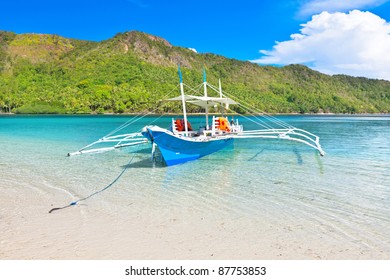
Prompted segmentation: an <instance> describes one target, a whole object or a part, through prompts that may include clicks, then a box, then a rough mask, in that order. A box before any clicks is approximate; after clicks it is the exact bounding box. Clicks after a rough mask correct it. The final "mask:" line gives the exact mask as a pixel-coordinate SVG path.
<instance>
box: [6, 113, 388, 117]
mask: <svg viewBox="0 0 390 280" xmlns="http://www.w3.org/2000/svg"><path fill="white" fill-rule="evenodd" d="M264 114H265V115H270V116H330V117H332V116H335V117H337V116H343V117H366V116H367V117H383V116H390V112H389V113H358V114H350V113H344V114H343V113H305V114H301V113H264ZM264 114H258V115H256V116H261V115H264ZM143 115H145V116H146V115H147V116H162V115H164V116H180V115H182V113H164V114H148V113H120V114H117V113H103V114H97V113H88V114H77V113H75V114H45V113H42V114H41V113H29V114H18V113H3V112H0V116H124V117H126V116H143ZM187 115H188V116H204V113H187ZM210 115H215V116H219V115H222V114H221V113H210ZM223 115H226V116H241V115H243V116H252V115H251V114H234V113H226V114H223Z"/></svg>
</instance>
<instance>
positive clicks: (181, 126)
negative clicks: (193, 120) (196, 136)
mask: <svg viewBox="0 0 390 280" xmlns="http://www.w3.org/2000/svg"><path fill="white" fill-rule="evenodd" d="M175 124H176V129H177V131H185V130H186V127H185V125H184V120H183V119H177V120H175ZM187 128H188V131H192V127H191V124H190V122H189V121H187Z"/></svg>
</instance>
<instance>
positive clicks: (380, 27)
mask: <svg viewBox="0 0 390 280" xmlns="http://www.w3.org/2000/svg"><path fill="white" fill-rule="evenodd" d="M302 27H303V28H302V29H301V30H300V31H301V32H300V33H299V34H292V35H291V40H289V41H284V42H277V43H276V45H275V46H274V47H273V49H272V50H271V51H266V50H261V51H260V53H262V54H263V56H262V57H261V58H259V59H256V60H253V61H252V62H255V63H259V64H278V65H286V64H293V63H299V64H306V65H308V66H310V67H311V68H313V69H315V70H317V71H320V72H323V73H327V74H347V75H352V76H363V77H369V78H379V79H387V80H390V66H389V65H390V23H388V22H386V21H385V20H384V19H382V18H380V17H378V16H377V15H374V14H372V13H370V12H362V11H359V10H354V11H351V12H349V13H347V14H346V13H332V14H331V13H328V12H322V13H321V14H319V15H315V16H313V17H312V20H311V21H309V22H307V23H306V24H302Z"/></svg>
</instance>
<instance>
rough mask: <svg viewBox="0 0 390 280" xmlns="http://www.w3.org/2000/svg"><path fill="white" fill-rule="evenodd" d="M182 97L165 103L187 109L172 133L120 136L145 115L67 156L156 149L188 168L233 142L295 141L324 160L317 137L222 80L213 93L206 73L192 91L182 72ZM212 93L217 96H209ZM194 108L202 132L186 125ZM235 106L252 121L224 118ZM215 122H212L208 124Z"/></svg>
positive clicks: (151, 130) (153, 130) (156, 129)
mask: <svg viewBox="0 0 390 280" xmlns="http://www.w3.org/2000/svg"><path fill="white" fill-rule="evenodd" d="M178 74H179V79H180V84H179V88H180V95H179V96H177V97H173V98H168V99H166V101H171V102H181V103H182V108H183V117H182V118H180V119H174V118H173V119H172V123H171V126H170V127H169V128H162V127H160V126H157V125H147V126H145V127H143V128H142V130H141V131H138V132H135V133H128V134H117V133H118V132H119V131H122V130H123V129H125V128H127V127H128V126H129V125H131V124H133V123H134V122H136V121H138V120H139V119H142V118H143V117H144V116H145V115H142V116H137V117H135V118H133V119H131V120H129V121H128V122H126V123H125V124H123V125H122V126H120V127H118V128H117V129H115V130H114V131H113V132H111V133H110V134H108V135H106V136H104V137H103V138H101V139H99V140H97V141H95V142H93V143H91V144H89V145H87V146H85V147H83V148H81V149H80V150H78V151H76V152H73V153H69V154H68V155H69V156H73V155H80V154H84V153H93V152H103V151H109V150H113V149H118V148H123V147H128V146H134V145H141V144H146V143H151V144H152V149H151V150H152V151H151V152H152V158H153V159H156V155H157V154H159V155H161V158H162V161H163V162H164V163H165V164H166V165H167V166H172V165H176V164H181V163H185V162H188V161H192V160H196V159H199V158H201V157H204V156H207V155H209V154H211V153H214V152H217V151H220V150H222V149H223V148H225V147H227V146H228V145H231V144H233V142H234V140H235V139H248V138H252V139H255V138H258V139H260V138H263V139H264V138H271V139H272V138H273V139H283V140H289V141H297V142H301V143H303V144H306V145H308V146H310V147H312V148H314V149H316V150H317V151H318V152H319V153H320V155H321V156H323V155H325V152H324V150H323V149H322V148H321V145H320V141H319V137H318V136H317V135H315V134H313V133H310V132H308V131H305V130H303V129H299V128H296V127H293V126H291V125H289V124H287V123H285V122H283V121H281V120H279V119H277V118H276V117H274V116H272V115H269V114H266V113H265V112H258V111H256V110H255V109H254V108H252V107H251V106H250V105H248V104H246V103H245V102H238V101H236V100H234V99H233V98H232V95H230V94H228V93H226V92H224V91H223V90H222V87H221V81H220V80H219V86H218V87H215V86H213V85H211V84H209V83H208V82H207V79H206V72H205V70H203V83H202V84H200V85H198V86H197V87H195V88H192V87H189V86H188V85H186V84H184V83H183V76H182V73H181V70H180V67H179V70H178ZM185 88H186V89H189V92H191V94H186V93H185V90H184V89H185ZM209 90H211V91H213V92H214V94H210V93H209ZM187 103H188V104H193V105H196V106H199V107H201V108H203V109H204V115H205V122H204V125H202V126H201V127H199V128H196V129H194V128H193V127H192V126H191V123H190V122H189V121H188V117H187V110H186V104H187ZM231 105H235V106H236V107H237V106H240V107H242V108H244V109H245V110H246V112H252V113H251V116H248V115H241V114H237V113H236V112H235V113H236V114H235V115H232V116H231V119H230V120H229V117H226V116H225V113H226V112H228V111H229V110H231ZM210 108H214V109H215V108H220V109H221V112H220V113H219V114H215V115H213V116H211V117H210V116H209V111H210ZM238 116H241V117H242V118H245V119H248V120H250V121H252V122H254V123H256V124H257V125H259V126H260V127H262V129H258V130H244V127H243V125H242V124H240V123H239V120H238ZM210 118H211V121H210ZM107 143H108V144H111V145H110V146H109V147H102V148H94V146H97V145H99V144H107Z"/></svg>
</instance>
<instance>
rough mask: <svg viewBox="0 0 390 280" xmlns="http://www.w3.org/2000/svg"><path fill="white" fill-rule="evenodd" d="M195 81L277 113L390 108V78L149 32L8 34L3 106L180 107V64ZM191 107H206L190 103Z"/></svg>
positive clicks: (1, 66)
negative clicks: (221, 49)
mask: <svg viewBox="0 0 390 280" xmlns="http://www.w3.org/2000/svg"><path fill="white" fill-rule="evenodd" d="M178 64H180V65H182V70H183V76H184V79H185V82H186V83H187V84H199V83H201V82H202V67H205V68H206V69H207V73H208V79H209V81H210V82H211V83H213V84H217V83H218V79H219V78H221V79H222V81H223V87H224V90H225V91H227V92H229V93H231V94H233V95H234V96H236V97H237V98H239V99H240V100H245V101H246V102H248V103H250V104H252V105H253V106H254V107H256V108H259V109H260V110H263V111H266V112H269V113H294V112H298V113H321V112H325V113H326V112H332V113H379V112H381V113H388V112H390V82H388V81H384V80H373V79H366V78H356V77H350V76H345V75H336V76H328V75H325V74H321V73H319V72H316V71H313V70H311V69H309V68H307V67H305V66H302V65H289V66H286V67H280V68H279V67H271V66H258V65H256V64H252V63H249V62H243V61H238V60H234V59H227V58H224V57H222V56H218V55H214V54H196V53H194V52H193V51H191V50H189V49H186V48H181V47H174V46H172V45H170V44H169V43H168V42H167V41H166V40H164V39H162V38H158V37H155V36H152V35H148V34H145V33H141V32H127V33H122V34H118V35H116V36H115V37H114V38H112V39H110V40H107V41H102V42H88V41H79V40H72V39H66V38H62V37H60V36H56V35H41V34H21V35H16V34H14V33H12V32H4V31H3V32H0V111H1V112H15V113H72V114H73V113H106V112H107V113H139V112H147V111H153V110H155V109H156V107H157V105H161V106H158V109H157V111H156V113H163V112H178V111H179V110H180V104H177V103H162V102H161V99H163V98H164V97H168V96H169V97H173V96H175V95H178V93H179V91H178V87H177V84H178V78H177V65H178ZM189 110H190V111H192V112H196V110H199V109H198V108H196V107H190V108H189Z"/></svg>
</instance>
